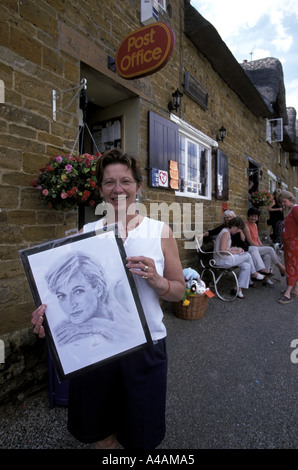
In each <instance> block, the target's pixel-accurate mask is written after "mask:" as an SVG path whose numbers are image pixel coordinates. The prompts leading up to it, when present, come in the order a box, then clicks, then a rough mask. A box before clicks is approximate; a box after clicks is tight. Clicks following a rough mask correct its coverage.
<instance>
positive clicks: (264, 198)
mask: <svg viewBox="0 0 298 470" xmlns="http://www.w3.org/2000/svg"><path fill="white" fill-rule="evenodd" d="M273 199H274V198H273V195H272V194H270V193H269V191H255V192H254V193H252V194H251V195H250V201H251V203H252V204H253V205H254V206H255V207H260V206H268V205H269V204H270V203H271V202H272V201H273Z"/></svg>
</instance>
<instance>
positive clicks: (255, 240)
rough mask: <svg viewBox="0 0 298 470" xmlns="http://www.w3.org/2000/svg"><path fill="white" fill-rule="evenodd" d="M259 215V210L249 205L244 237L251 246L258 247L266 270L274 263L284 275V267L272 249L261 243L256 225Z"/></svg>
mask: <svg viewBox="0 0 298 470" xmlns="http://www.w3.org/2000/svg"><path fill="white" fill-rule="evenodd" d="M259 215H260V211H259V210H258V209H257V208H255V207H251V208H250V209H248V211H247V219H248V220H247V222H246V225H245V228H244V234H245V237H246V239H247V241H248V243H249V244H250V246H251V247H254V246H256V247H257V248H258V252H259V255H260V256H261V258H262V259H263V261H264V265H265V268H266V271H268V272H270V269H271V264H275V265H276V266H277V267H278V269H279V271H280V274H281V275H282V276H284V275H285V272H286V270H285V267H284V266H283V265H282V264H281V262H280V260H279V258H278V256H277V254H276V253H275V251H274V249H273V248H272V247H271V246H265V245H263V244H262V243H261V240H260V237H259V231H258V226H257V224H256V222H257V221H258V219H259ZM249 251H250V249H249ZM256 268H257V269H259V268H258V266H256Z"/></svg>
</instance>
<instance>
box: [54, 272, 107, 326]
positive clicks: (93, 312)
mask: <svg viewBox="0 0 298 470" xmlns="http://www.w3.org/2000/svg"><path fill="white" fill-rule="evenodd" d="M56 297H57V299H58V301H59V303H60V305H61V308H62V309H63V311H64V312H65V313H66V315H67V316H68V318H69V319H70V321H71V322H72V323H75V324H79V323H83V322H84V321H87V320H89V319H90V318H92V317H95V316H96V317H100V312H99V306H100V301H99V297H100V292H99V286H97V287H92V286H91V285H90V283H89V282H88V280H87V279H86V277H85V276H84V275H83V274H82V273H80V272H77V273H75V274H74V275H73V276H72V277H71V278H70V279H68V280H67V282H65V283H64V284H63V285H62V286H61V287H59V288H58V289H57V290H56Z"/></svg>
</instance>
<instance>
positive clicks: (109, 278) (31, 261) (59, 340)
mask: <svg viewBox="0 0 298 470" xmlns="http://www.w3.org/2000/svg"><path fill="white" fill-rule="evenodd" d="M19 255H20V258H21V261H22V264H23V267H24V271H25V274H26V277H27V280H28V283H29V287H30V290H31V293H32V296H33V300H34V303H35V305H36V307H38V306H39V305H41V304H46V305H47V307H46V311H45V316H44V323H43V325H44V327H45V333H46V341H47V344H48V347H49V350H50V352H51V355H52V358H53V363H54V366H55V369H56V372H57V374H58V377H59V380H60V381H63V380H65V379H69V378H71V377H73V376H75V375H78V374H81V373H83V372H85V371H89V370H90V369H92V368H95V367H99V366H100V365H101V364H105V363H107V362H109V361H112V360H115V359H117V358H119V357H121V356H123V355H125V354H129V353H131V352H133V351H135V350H137V349H139V348H143V347H146V346H147V345H150V344H152V338H151V335H150V331H149V327H148V324H147V321H146V318H145V314H144V311H143V308H142V304H141V301H140V298H139V295H138V291H137V288H136V285H135V282H134V279H133V276H132V274H131V273H130V272H129V271H128V270H127V269H126V267H125V263H126V253H125V249H124V246H123V242H122V239H121V237H120V236H118V227H117V224H115V225H112V226H109V227H105V228H103V229H96V230H95V231H91V232H87V233H82V234H78V235H73V236H71V237H68V238H61V239H58V240H51V241H48V242H46V243H43V244H40V245H37V246H33V247H31V248H27V249H24V250H20V251H19ZM78 266H79V269H77V267H78ZM71 273H72V274H71ZM86 276H88V277H87V278H86ZM84 296H85V301H86V303H87V305H88V308H87V309H86V308H84ZM99 315H100V316H99Z"/></svg>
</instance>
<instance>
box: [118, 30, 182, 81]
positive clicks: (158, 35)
mask: <svg viewBox="0 0 298 470" xmlns="http://www.w3.org/2000/svg"><path fill="white" fill-rule="evenodd" d="M174 43H175V36H174V32H173V30H172V29H171V28H170V26H169V25H167V24H166V23H153V24H150V25H147V26H144V27H143V28H141V29H138V30H137V31H134V32H133V33H130V34H129V35H128V36H126V37H125V38H124V39H123V41H122V42H121V44H120V46H119V47H118V49H117V53H116V69H117V72H118V73H119V75H120V76H121V77H123V78H126V79H133V78H140V77H145V76H146V75H150V74H151V73H154V72H157V71H158V70H160V69H161V68H162V67H163V66H164V65H165V64H166V63H167V62H168V60H169V59H170V57H171V55H172V52H173V49H174Z"/></svg>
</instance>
